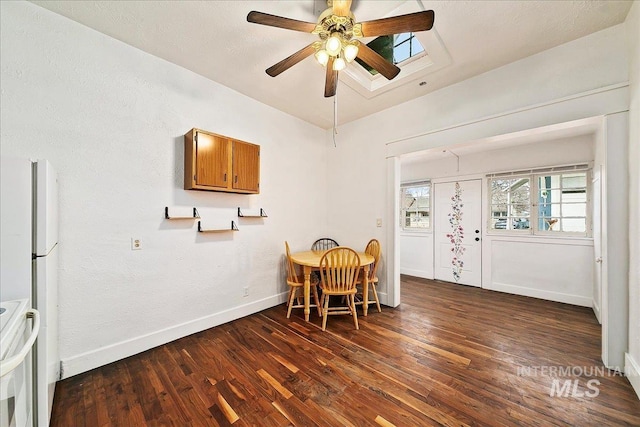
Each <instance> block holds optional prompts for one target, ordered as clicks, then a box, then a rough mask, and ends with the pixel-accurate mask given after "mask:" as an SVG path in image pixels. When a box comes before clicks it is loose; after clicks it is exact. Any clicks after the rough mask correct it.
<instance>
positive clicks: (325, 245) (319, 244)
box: [311, 237, 340, 251]
mask: <svg viewBox="0 0 640 427" xmlns="http://www.w3.org/2000/svg"><path fill="white" fill-rule="evenodd" d="M336 246H340V245H339V244H338V242H336V241H335V240H333V239H330V238H328V237H323V238H321V239H318V240H316V241H315V242H313V245H311V250H312V251H326V250H329V249H332V248H335V247H336Z"/></svg>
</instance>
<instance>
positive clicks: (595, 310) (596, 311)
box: [592, 300, 602, 325]
mask: <svg viewBox="0 0 640 427" xmlns="http://www.w3.org/2000/svg"><path fill="white" fill-rule="evenodd" d="M592 308H593V314H595V315H596V319H598V323H599V324H601V325H602V320H600V306H599V305H598V303H597V302H596V300H593V301H592Z"/></svg>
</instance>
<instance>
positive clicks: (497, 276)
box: [400, 134, 594, 307]
mask: <svg viewBox="0 0 640 427" xmlns="http://www.w3.org/2000/svg"><path fill="white" fill-rule="evenodd" d="M451 150H452V151H453V152H455V151H456V148H455V147H454V148H451ZM437 154H438V158H437V159H433V160H432V159H429V158H428V157H427V158H426V159H423V160H421V161H407V162H404V163H403V165H402V171H401V174H402V179H403V181H412V180H418V179H440V178H446V177H457V176H464V175H467V176H468V175H472V174H483V175H484V174H486V173H491V172H504V171H515V170H522V169H531V168H538V167H548V166H559V165H571V164H583V163H589V162H592V161H593V158H594V135H593V134H586V135H580V136H575V137H571V138H562V139H553V140H542V141H539V142H535V143H528V144H523V145H517V146H513V147H507V148H500V149H493V150H486V151H481V152H479V153H470V154H467V155H461V156H460V159H459V162H458V160H457V159H456V157H454V156H453V155H450V154H449V155H446V156H445V157H442V156H443V155H442V154H440V153H437ZM485 185H486V184H485ZM486 207H487V205H486V201H485V208H486ZM486 210H487V209H484V211H483V218H484V220H485V221H483V254H482V258H483V263H482V265H483V268H482V273H483V274H482V276H483V282H482V286H483V287H484V288H486V289H492V290H498V291H502V292H509V293H514V294H518V295H526V296H533V297H538V298H544V299H549V300H552V301H559V302H565V303H571V304H578V305H583V306H587V307H590V306H592V302H593V289H592V288H593V285H592V283H593V273H592V265H593V242H592V240H591V239H549V238H541V237H540V236H525V235H520V236H516V237H514V236H505V235H504V234H498V233H493V234H491V233H487V231H486V224H484V222H486V218H487V213H486ZM408 234H409V233H401V236H400V266H401V267H400V268H401V272H402V273H403V274H411V272H418V273H424V272H429V269H431V278H433V272H432V269H433V249H432V248H433V240H432V235H431V234H428V233H421V234H415V235H412V236H411V238H408V237H406V235H408ZM418 261H420V262H422V263H423V264H422V265H419V264H418ZM427 274H428V273H427ZM420 277H427V278H429V277H428V275H426V274H425V275H420Z"/></svg>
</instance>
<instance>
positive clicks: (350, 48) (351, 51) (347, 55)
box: [344, 43, 358, 62]
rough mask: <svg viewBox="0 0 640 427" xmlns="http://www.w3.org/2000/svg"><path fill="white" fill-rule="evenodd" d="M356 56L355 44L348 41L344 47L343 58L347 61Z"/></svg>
mask: <svg viewBox="0 0 640 427" xmlns="http://www.w3.org/2000/svg"><path fill="white" fill-rule="evenodd" d="M356 56H358V45H357V44H355V43H349V44H348V45H346V46H345V47H344V59H346V60H347V62H351V61H353V60H354V59H356Z"/></svg>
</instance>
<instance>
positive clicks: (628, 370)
mask: <svg viewBox="0 0 640 427" xmlns="http://www.w3.org/2000/svg"><path fill="white" fill-rule="evenodd" d="M624 374H625V375H626V377H627V378H628V379H629V382H630V383H631V387H633V389H634V390H635V391H636V394H637V395H638V399H640V364H638V362H637V361H636V360H635V359H634V358H633V357H632V356H631V355H630V354H629V353H625V354H624Z"/></svg>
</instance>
